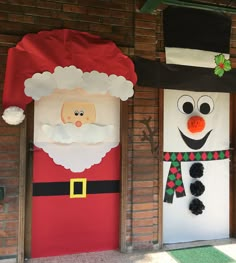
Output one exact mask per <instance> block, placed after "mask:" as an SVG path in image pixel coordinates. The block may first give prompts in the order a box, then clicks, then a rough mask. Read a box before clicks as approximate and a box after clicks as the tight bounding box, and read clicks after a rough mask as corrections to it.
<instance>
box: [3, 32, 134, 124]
mask: <svg viewBox="0 0 236 263" xmlns="http://www.w3.org/2000/svg"><path fill="white" fill-rule="evenodd" d="M136 81H137V77H136V74H135V71H134V65H133V62H132V61H131V60H130V59H129V58H128V57H127V56H126V55H124V54H123V53H122V52H121V51H120V49H119V48H118V47H117V46H116V45H115V44H114V43H113V42H112V41H109V40H104V39H102V38H101V37H99V36H95V35H92V34H89V33H86V32H79V31H76V30H69V29H62V30H52V31H42V32H39V33H37V34H28V35H26V36H24V37H23V39H22V40H21V41H20V42H19V43H18V44H17V45H16V47H14V48H10V49H9V52H8V59H7V67H6V75H5V82H4V90H3V108H4V109H5V110H4V113H3V115H2V117H3V119H4V120H5V121H6V122H7V123H8V124H12V125H17V124H19V123H21V122H22V121H23V120H24V117H25V116H24V110H25V108H26V105H27V104H29V103H30V102H31V101H32V100H33V99H34V100H39V99H40V98H41V97H42V96H47V95H50V94H51V93H52V92H53V90H54V89H74V88H78V87H79V88H83V89H85V90H86V91H87V92H90V93H103V94H105V93H109V94H111V95H112V96H116V97H120V99H121V100H127V99H128V98H129V97H131V96H132V95H133V85H135V83H136Z"/></svg>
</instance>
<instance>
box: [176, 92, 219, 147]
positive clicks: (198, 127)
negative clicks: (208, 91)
mask: <svg viewBox="0 0 236 263" xmlns="http://www.w3.org/2000/svg"><path fill="white" fill-rule="evenodd" d="M177 106H178V109H179V111H180V112H181V113H183V114H186V115H187V116H189V117H188V121H187V129H188V131H189V132H190V133H192V134H195V133H201V134H203V133H204V131H205V127H206V123H205V118H204V116H205V115H208V114H210V113H212V111H213V110H214V101H213V99H212V98H211V97H210V96H207V95H203V96H201V97H200V98H199V99H198V101H197V102H195V100H194V99H193V98H192V97H191V96H190V95H183V96H181V97H180V98H179V99H178V102H177ZM179 132H180V135H181V137H182V139H183V141H184V142H185V144H186V145H187V146H188V147H189V148H191V149H193V150H199V149H200V148H202V147H203V146H204V144H205V143H206V141H207V139H208V137H209V135H210V134H211V132H212V129H211V130H209V131H206V132H205V135H204V136H203V137H202V138H200V139H193V138H191V137H189V136H187V135H186V134H184V133H183V131H181V129H180V128H179Z"/></svg>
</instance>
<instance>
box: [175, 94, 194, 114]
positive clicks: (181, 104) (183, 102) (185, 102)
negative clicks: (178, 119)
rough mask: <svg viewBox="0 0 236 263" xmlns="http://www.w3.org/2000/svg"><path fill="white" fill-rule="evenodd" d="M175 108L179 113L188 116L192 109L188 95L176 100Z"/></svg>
mask: <svg viewBox="0 0 236 263" xmlns="http://www.w3.org/2000/svg"><path fill="white" fill-rule="evenodd" d="M177 106H178V109H179V111H180V112H182V113H185V114H190V113H192V112H193V109H194V100H193V98H192V97H190V96H188V95H183V96H181V97H180V98H179V99H178V102H177Z"/></svg>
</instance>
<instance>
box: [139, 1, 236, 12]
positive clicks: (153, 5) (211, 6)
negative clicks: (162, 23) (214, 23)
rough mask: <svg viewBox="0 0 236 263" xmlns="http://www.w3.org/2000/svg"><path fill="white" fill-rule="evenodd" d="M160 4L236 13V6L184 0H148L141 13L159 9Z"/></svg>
mask: <svg viewBox="0 0 236 263" xmlns="http://www.w3.org/2000/svg"><path fill="white" fill-rule="evenodd" d="M160 4H165V5H174V6H179V7H189V8H197V9H203V10H208V11H216V12H227V13H232V14H235V13H236V8H233V7H228V6H223V5H221V6H219V5H214V4H205V3H199V2H192V1H182V0H147V1H146V2H145V4H144V5H143V6H142V8H141V9H140V12H141V13H152V12H154V11H155V9H157V7H158V6H159V5H160Z"/></svg>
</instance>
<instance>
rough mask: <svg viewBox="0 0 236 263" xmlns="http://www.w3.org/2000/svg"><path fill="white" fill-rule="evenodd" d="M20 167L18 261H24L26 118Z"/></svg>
mask: <svg viewBox="0 0 236 263" xmlns="http://www.w3.org/2000/svg"><path fill="white" fill-rule="evenodd" d="M19 159H20V167H19V219H18V242H17V244H18V247H17V250H18V251H17V263H24V261H25V260H24V237H25V182H26V120H25V121H24V122H23V123H22V124H21V127H20V158H19Z"/></svg>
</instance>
